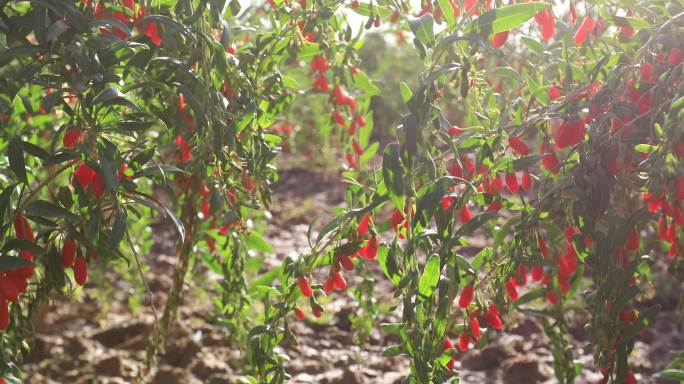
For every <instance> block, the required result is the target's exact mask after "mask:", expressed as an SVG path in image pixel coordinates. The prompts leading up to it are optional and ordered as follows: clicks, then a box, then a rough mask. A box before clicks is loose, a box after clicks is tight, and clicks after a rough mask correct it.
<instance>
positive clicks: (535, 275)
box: [530, 266, 544, 281]
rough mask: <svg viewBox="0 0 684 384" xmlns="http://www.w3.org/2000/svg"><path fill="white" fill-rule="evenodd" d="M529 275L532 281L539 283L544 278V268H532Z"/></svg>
mask: <svg viewBox="0 0 684 384" xmlns="http://www.w3.org/2000/svg"><path fill="white" fill-rule="evenodd" d="M530 274H531V275H532V280H534V281H540V280H541V279H543V278H544V268H542V267H538V266H535V267H532V271H531V273H530Z"/></svg>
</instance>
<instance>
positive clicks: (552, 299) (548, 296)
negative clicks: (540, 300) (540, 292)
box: [546, 290, 558, 305]
mask: <svg viewBox="0 0 684 384" xmlns="http://www.w3.org/2000/svg"><path fill="white" fill-rule="evenodd" d="M546 300H548V301H549V303H551V304H553V305H556V304H558V296H556V294H555V293H554V292H553V291H552V290H548V291H546Z"/></svg>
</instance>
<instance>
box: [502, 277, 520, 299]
mask: <svg viewBox="0 0 684 384" xmlns="http://www.w3.org/2000/svg"><path fill="white" fill-rule="evenodd" d="M516 284H517V283H516V281H515V279H514V278H512V277H511V278H510V279H509V280H508V281H507V282H506V284H505V285H504V287H505V288H506V294H508V297H509V298H510V299H511V300H513V301H517V300H518V288H517V286H516Z"/></svg>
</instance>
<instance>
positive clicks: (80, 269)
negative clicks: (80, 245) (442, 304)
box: [74, 256, 88, 286]
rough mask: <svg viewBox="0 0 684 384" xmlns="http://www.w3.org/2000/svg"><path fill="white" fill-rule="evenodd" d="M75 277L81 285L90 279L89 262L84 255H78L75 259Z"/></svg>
mask: <svg viewBox="0 0 684 384" xmlns="http://www.w3.org/2000/svg"><path fill="white" fill-rule="evenodd" d="M74 279H75V280H76V284H78V285H81V286H82V285H84V284H85V283H86V281H88V263H87V262H86V258H85V257H83V256H77V257H76V260H75V261H74Z"/></svg>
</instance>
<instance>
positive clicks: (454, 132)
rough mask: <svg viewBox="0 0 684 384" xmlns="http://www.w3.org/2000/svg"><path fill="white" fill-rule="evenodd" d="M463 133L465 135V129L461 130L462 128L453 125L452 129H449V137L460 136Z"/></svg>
mask: <svg viewBox="0 0 684 384" xmlns="http://www.w3.org/2000/svg"><path fill="white" fill-rule="evenodd" d="M461 133H463V129H461V128H460V127H458V126H456V125H452V126H451V127H449V136H458V135H460V134H461Z"/></svg>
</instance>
